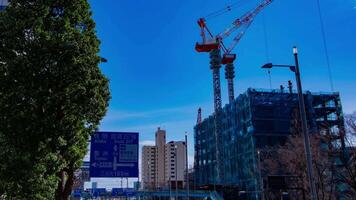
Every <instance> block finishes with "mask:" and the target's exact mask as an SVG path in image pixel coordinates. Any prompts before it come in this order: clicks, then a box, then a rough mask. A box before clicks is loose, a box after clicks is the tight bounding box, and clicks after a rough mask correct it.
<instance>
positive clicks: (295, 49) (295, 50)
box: [293, 46, 298, 54]
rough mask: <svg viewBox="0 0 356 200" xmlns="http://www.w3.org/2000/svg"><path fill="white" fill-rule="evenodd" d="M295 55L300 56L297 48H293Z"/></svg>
mask: <svg viewBox="0 0 356 200" xmlns="http://www.w3.org/2000/svg"><path fill="white" fill-rule="evenodd" d="M293 54H298V49H297V47H296V46H294V47H293Z"/></svg>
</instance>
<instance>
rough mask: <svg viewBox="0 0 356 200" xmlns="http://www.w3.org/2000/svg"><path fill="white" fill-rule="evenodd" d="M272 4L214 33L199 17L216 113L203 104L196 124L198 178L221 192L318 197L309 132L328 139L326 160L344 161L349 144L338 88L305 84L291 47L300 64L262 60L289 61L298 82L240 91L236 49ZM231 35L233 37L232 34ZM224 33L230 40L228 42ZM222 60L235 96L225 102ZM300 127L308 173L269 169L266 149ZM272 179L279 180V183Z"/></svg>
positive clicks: (197, 182) (257, 196)
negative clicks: (309, 87)
mask: <svg viewBox="0 0 356 200" xmlns="http://www.w3.org/2000/svg"><path fill="white" fill-rule="evenodd" d="M271 3H272V0H265V1H263V2H262V3H260V4H259V5H257V6H256V7H255V8H254V9H252V10H250V11H249V12H247V13H245V14H244V15H242V16H241V17H239V18H237V19H235V20H234V21H233V23H232V25H231V26H230V27H228V28H226V29H225V31H224V32H221V33H219V34H216V35H214V34H213V33H212V31H211V30H210V29H209V28H208V26H207V22H206V19H205V18H201V19H199V20H198V25H199V27H200V29H201V38H202V42H199V43H197V44H196V46H195V49H196V51H197V52H199V53H207V54H209V58H210V69H211V71H212V77H213V81H212V82H213V94H214V113H212V114H211V115H210V116H209V117H207V118H206V119H202V109H200V108H199V110H198V117H197V124H196V126H195V127H194V143H195V144H194V153H195V155H194V185H196V186H197V188H200V189H203V190H204V189H205V190H213V191H218V193H219V194H220V195H221V196H222V197H224V199H266V198H267V199H268V193H274V195H275V198H273V199H309V197H310V199H316V198H317V195H316V191H315V188H314V187H315V186H313V184H314V183H312V180H311V178H309V179H308V177H312V167H311V153H310V149H308V148H309V147H310V141H309V136H311V135H313V134H314V135H315V134H316V135H321V136H323V137H327V138H329V139H328V141H323V142H321V143H320V148H322V149H323V150H325V151H326V152H328V158H327V159H328V160H329V161H331V162H332V163H334V165H335V166H337V165H338V161H339V160H340V158H339V157H338V156H339V155H340V154H339V153H340V152H342V151H343V150H344V149H345V141H344V137H345V136H344V133H345V130H344V118H343V111H342V105H341V100H340V95H339V93H338V92H325V93H323V92H319V93H314V92H311V91H303V89H302V85H301V80H300V71H299V62H298V50H297V48H296V47H294V48H293V54H294V58H295V65H273V64H272V63H268V64H266V65H264V66H263V67H262V68H267V69H268V70H270V69H271V68H272V67H285V68H288V69H289V70H290V71H291V72H293V73H294V74H295V75H296V80H295V85H296V86H297V87H296V89H294V88H293V81H291V80H289V81H288V84H287V87H285V86H283V85H281V86H280V88H279V89H274V90H273V89H256V88H249V89H247V91H246V92H245V93H243V94H241V95H239V96H238V97H237V98H235V95H234V90H235V89H234V78H235V69H234V61H235V59H236V58H237V56H236V54H234V53H232V51H233V49H234V47H235V46H236V45H237V44H238V43H239V41H240V40H241V38H242V37H243V36H244V34H245V33H246V31H247V29H248V28H249V27H250V25H251V23H252V22H253V20H254V19H255V17H256V16H257V15H258V14H259V13H260V12H262V10H264V9H265V8H266V7H268V6H269V5H270V4H271ZM232 9H233V8H232V7H230V6H228V7H227V8H226V9H225V10H224V9H223V10H221V11H218V12H216V13H214V14H213V15H214V16H216V15H222V14H224V13H225V12H229V11H231V10H232ZM209 16H210V15H209ZM236 32H237V33H236ZM233 34H235V37H234V38H232V39H231V38H230V39H228V38H229V37H230V36H231V35H233ZM226 40H228V41H229V42H230V44H229V45H226V43H228V42H226ZM222 65H225V79H226V81H227V86H228V88H227V91H228V94H227V95H228V100H229V102H228V104H226V105H225V106H224V107H222V97H221V96H222V94H221V80H220V69H221V67H222ZM286 83H287V80H286ZM286 88H287V89H286ZM301 134H303V137H304V138H307V139H304V140H305V148H306V150H305V155H306V160H307V162H309V163H308V164H307V167H308V176H307V177H297V176H294V174H289V175H288V176H287V175H285V174H283V175H278V176H272V174H268V173H263V171H265V169H262V168H261V162H263V158H262V159H261V154H262V151H263V150H264V149H266V148H271V147H273V148H278V147H279V146H283V145H284V144H285V143H286V142H287V140H288V139H289V138H290V137H292V136H294V135H301ZM300 159H301V160H303V159H305V158H300ZM279 171H281V172H282V171H283V169H280V170H279ZM292 179H294V180H292ZM297 179H308V180H309V184H310V187H309V188H310V189H309V190H310V191H307V190H308V189H306V188H305V187H304V186H302V185H301V184H299V185H298V184H297V182H298V180H297ZM273 180H274V182H277V183H278V184H273ZM276 185H277V186H276ZM278 185H279V186H278ZM340 188H341V187H339V188H338V189H336V190H339V193H340V195H339V196H338V197H337V198H340V199H343V198H342V195H341V194H342V193H343V191H342V190H343V189H340ZM292 197H293V198H292Z"/></svg>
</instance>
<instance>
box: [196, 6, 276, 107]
mask: <svg viewBox="0 0 356 200" xmlns="http://www.w3.org/2000/svg"><path fill="white" fill-rule="evenodd" d="M272 1H273V0H265V1H263V2H262V3H261V4H259V5H258V6H257V7H256V8H255V9H253V10H251V11H249V12H247V13H245V14H244V15H242V16H241V17H239V18H237V19H235V20H234V21H233V23H232V24H231V25H230V26H229V27H228V28H227V29H226V30H225V31H224V32H221V33H219V34H217V35H216V36H214V35H213V33H212V32H211V31H210V30H209V28H208V26H207V24H206V20H205V19H204V18H200V19H199V20H198V25H199V27H200V29H201V37H202V42H201V43H196V45H195V49H196V51H197V52H211V51H212V50H214V49H222V50H223V52H224V54H223V57H222V60H221V64H223V65H226V73H225V77H226V79H227V80H228V86H229V88H228V91H229V101H230V103H231V102H232V101H233V100H234V90H233V89H234V88H233V78H234V76H235V75H234V67H233V62H234V61H235V59H236V54H234V53H231V52H232V50H233V49H234V48H235V46H236V45H237V44H238V43H239V41H240V40H241V38H242V37H243V36H244V34H245V33H246V31H247V29H248V28H249V26H250V25H251V23H252V22H253V20H254V19H255V17H256V16H257V15H258V14H259V13H260V12H261V11H262V10H263V9H264V8H266V7H267V6H268V5H269V4H271V3H272ZM226 9H227V10H231V7H230V6H228V7H227V8H226ZM237 30H240V31H239V32H238V33H237V35H236V36H235V37H234V38H233V40H232V42H231V44H230V45H229V46H228V47H226V46H225V44H224V39H226V38H228V37H229V36H230V35H231V34H232V33H233V32H235V31H237Z"/></svg>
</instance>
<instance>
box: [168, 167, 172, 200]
mask: <svg viewBox="0 0 356 200" xmlns="http://www.w3.org/2000/svg"><path fill="white" fill-rule="evenodd" d="M171 175H172V173H171V171H170V170H169V200H172V180H171Z"/></svg>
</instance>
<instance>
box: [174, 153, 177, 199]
mask: <svg viewBox="0 0 356 200" xmlns="http://www.w3.org/2000/svg"><path fill="white" fill-rule="evenodd" d="M177 148H178V147H177V146H174V161H175V177H176V181H175V182H176V200H178V174H177V168H178V161H177Z"/></svg>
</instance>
